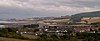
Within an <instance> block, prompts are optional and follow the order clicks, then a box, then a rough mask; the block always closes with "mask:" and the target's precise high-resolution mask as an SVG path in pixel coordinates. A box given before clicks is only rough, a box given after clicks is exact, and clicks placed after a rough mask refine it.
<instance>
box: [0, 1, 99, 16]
mask: <svg viewBox="0 0 100 41" xmlns="http://www.w3.org/2000/svg"><path fill="white" fill-rule="evenodd" d="M99 10H100V0H0V18H26V17H43V16H62V15H73V14H76V13H80V12H91V11H99Z"/></svg>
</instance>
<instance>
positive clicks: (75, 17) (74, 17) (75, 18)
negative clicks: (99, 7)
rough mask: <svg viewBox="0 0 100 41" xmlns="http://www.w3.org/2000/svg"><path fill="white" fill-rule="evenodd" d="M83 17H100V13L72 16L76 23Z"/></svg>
mask: <svg viewBox="0 0 100 41" xmlns="http://www.w3.org/2000/svg"><path fill="white" fill-rule="evenodd" d="M82 17H100V11H94V12H84V13H78V14H75V15H72V16H71V18H72V20H74V21H80V18H82Z"/></svg>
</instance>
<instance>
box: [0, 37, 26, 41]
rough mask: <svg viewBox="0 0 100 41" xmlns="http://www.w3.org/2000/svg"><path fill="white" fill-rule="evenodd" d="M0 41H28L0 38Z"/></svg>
mask: <svg viewBox="0 0 100 41" xmlns="http://www.w3.org/2000/svg"><path fill="white" fill-rule="evenodd" d="M0 41H28V40H20V39H14V38H5V37H0Z"/></svg>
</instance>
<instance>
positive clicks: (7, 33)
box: [0, 28, 28, 40]
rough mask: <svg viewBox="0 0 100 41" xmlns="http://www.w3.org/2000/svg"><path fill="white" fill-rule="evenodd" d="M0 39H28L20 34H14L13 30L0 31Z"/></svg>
mask: <svg viewBox="0 0 100 41" xmlns="http://www.w3.org/2000/svg"><path fill="white" fill-rule="evenodd" d="M0 37H7V38H16V39H25V40H27V39H28V38H25V37H23V36H21V35H20V34H16V31H15V29H10V28H5V29H1V30H0Z"/></svg>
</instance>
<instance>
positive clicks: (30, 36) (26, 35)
mask: <svg viewBox="0 0 100 41" xmlns="http://www.w3.org/2000/svg"><path fill="white" fill-rule="evenodd" d="M22 36H24V37H26V38H29V39H37V38H38V36H35V35H29V34H22Z"/></svg>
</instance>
